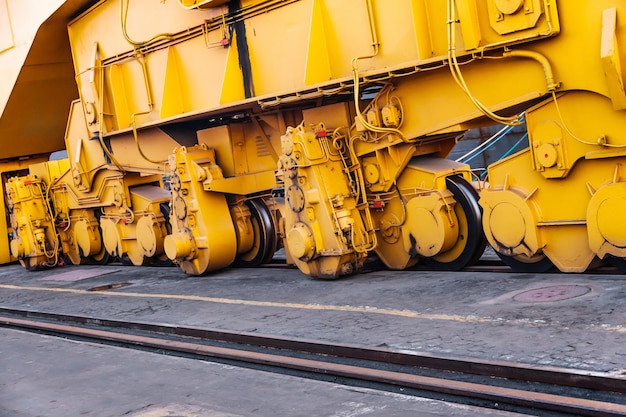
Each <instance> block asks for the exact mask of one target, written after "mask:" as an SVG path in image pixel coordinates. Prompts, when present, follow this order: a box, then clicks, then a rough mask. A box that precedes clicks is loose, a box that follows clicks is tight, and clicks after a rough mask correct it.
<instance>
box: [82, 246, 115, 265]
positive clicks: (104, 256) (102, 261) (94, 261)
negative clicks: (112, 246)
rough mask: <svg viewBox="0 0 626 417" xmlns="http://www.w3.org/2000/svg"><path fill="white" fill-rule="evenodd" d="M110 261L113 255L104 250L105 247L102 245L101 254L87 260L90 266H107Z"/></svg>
mask: <svg viewBox="0 0 626 417" xmlns="http://www.w3.org/2000/svg"><path fill="white" fill-rule="evenodd" d="M110 260H111V255H109V254H108V252H107V251H106V249H104V245H102V249H100V252H99V253H97V254H95V255H91V256H90V257H88V258H87V263H88V264H89V265H106V264H108V263H109V261H110Z"/></svg>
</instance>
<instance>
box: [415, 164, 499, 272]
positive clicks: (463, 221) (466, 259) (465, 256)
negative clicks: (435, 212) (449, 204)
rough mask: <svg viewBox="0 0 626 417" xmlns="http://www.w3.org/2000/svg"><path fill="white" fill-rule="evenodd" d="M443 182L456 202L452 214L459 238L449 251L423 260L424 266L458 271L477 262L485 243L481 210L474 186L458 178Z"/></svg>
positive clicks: (452, 177) (455, 176)
mask: <svg viewBox="0 0 626 417" xmlns="http://www.w3.org/2000/svg"><path fill="white" fill-rule="evenodd" d="M446 183H447V185H448V190H450V192H451V193H452V195H453V196H454V199H455V200H456V202H457V204H455V205H454V212H455V214H456V217H457V221H458V224H459V236H458V239H457V242H456V244H455V245H454V246H453V247H452V248H451V249H450V250H448V251H446V252H443V253H440V254H438V255H435V256H433V257H430V258H424V263H425V264H426V265H428V266H429V267H430V268H433V269H437V270H446V271H458V270H460V269H462V268H465V267H466V266H468V265H472V264H475V263H476V262H477V261H478V260H479V259H480V257H481V256H482V254H483V252H484V251H485V247H486V245H487V240H486V239H485V236H484V234H483V227H482V210H481V208H480V205H479V204H478V193H477V192H476V190H475V189H474V187H472V185H471V184H470V183H468V182H467V181H466V180H464V179H463V178H462V177H460V176H457V175H454V176H450V177H448V178H446Z"/></svg>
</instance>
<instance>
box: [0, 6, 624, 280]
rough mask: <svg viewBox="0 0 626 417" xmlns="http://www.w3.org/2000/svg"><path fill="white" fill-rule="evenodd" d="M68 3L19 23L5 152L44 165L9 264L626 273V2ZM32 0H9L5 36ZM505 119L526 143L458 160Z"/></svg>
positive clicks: (324, 274)
mask: <svg viewBox="0 0 626 417" xmlns="http://www.w3.org/2000/svg"><path fill="white" fill-rule="evenodd" d="M56 3H57V9H56V10H55V9H53V8H52V7H51V9H50V10H49V11H48V12H47V13H49V15H48V16H47V17H46V12H45V11H40V13H39V14H38V15H37V17H35V16H32V19H33V20H32V21H30V20H29V18H30V17H31V16H29V14H28V13H26V14H17V16H27V17H26V18H24V19H26V20H28V21H29V22H31V23H30V26H29V27H30V28H31V29H30V31H29V32H27V34H26V35H24V36H25V37H26V38H28V39H30V43H26V44H25V45H27V46H26V47H23V48H21V49H22V50H26V51H27V52H28V54H27V56H26V58H23V54H22V55H21V60H13V59H11V60H10V61H9V59H10V57H11V56H13V57H15V55H16V54H15V51H14V49H16V46H15V45H10V44H11V42H8V41H7V39H8V38H6V33H2V32H0V46H2V45H5V44H6V45H9V46H8V48H7V49H6V50H5V51H4V52H2V53H1V54H0V63H2V65H3V66H4V65H5V62H7V63H8V62H15V63H14V64H13V65H14V66H15V67H16V68H17V70H14V73H15V74H17V76H16V77H15V82H13V83H12V84H11V83H9V84H10V85H9V86H8V87H7V88H6V89H5V90H4V91H0V93H2V94H3V97H5V101H6V103H7V104H6V105H5V108H4V110H3V113H2V116H0V140H2V141H4V142H5V143H7V142H9V141H14V142H15V143H16V146H14V147H12V151H10V152H8V153H6V154H5V155H4V158H5V159H6V164H7V165H6V166H7V168H3V172H9V173H11V172H14V171H17V169H16V168H15V167H14V165H11V164H15V163H16V162H15V161H24V160H25V158H29V157H38V158H40V159H37V160H32V161H31V162H27V163H26V164H25V163H24V162H20V163H21V164H22V166H21V169H23V168H25V167H26V166H27V167H28V170H29V172H28V173H27V174H26V173H17V175H14V176H13V177H12V178H11V179H10V180H8V182H7V183H6V185H5V188H6V195H7V206H8V208H9V211H8V222H7V226H6V227H7V232H8V233H9V234H10V238H11V244H10V249H11V250H10V255H9V254H8V253H7V248H8V246H9V245H8V244H7V245H6V247H5V248H4V253H3V254H0V256H4V258H3V259H4V261H7V260H8V259H11V258H12V259H18V260H19V261H20V262H21V263H22V264H23V265H24V266H25V267H27V268H39V267H44V266H53V265H55V264H57V263H58V262H59V259H61V258H63V259H65V260H66V261H68V262H70V263H74V264H79V263H83V262H106V260H107V259H108V258H109V257H110V256H115V257H118V258H120V259H121V260H122V261H123V262H127V263H130V264H133V265H144V264H149V263H152V264H155V263H156V264H167V263H168V262H169V261H172V262H173V263H175V264H177V265H178V266H180V268H182V270H183V271H185V272H186V273H189V274H193V275H202V274H205V273H207V272H210V271H214V270H218V269H220V268H224V267H226V266H229V265H232V264H236V265H240V266H251V267H253V266H257V265H259V264H261V263H263V262H267V261H268V260H270V259H271V258H272V255H273V253H274V252H275V251H276V250H277V249H278V248H280V247H284V249H285V252H286V255H287V260H288V262H290V263H293V264H295V265H297V266H298V268H299V269H300V270H301V271H303V272H304V273H306V274H308V275H310V276H314V277H319V278H335V277H338V276H341V275H346V274H351V273H355V272H357V271H358V270H359V269H360V268H361V267H362V266H363V264H364V262H365V260H366V258H367V257H368V256H369V255H371V254H376V255H377V256H378V258H380V260H381V261H382V262H383V263H384V264H385V265H386V266H387V267H388V268H390V269H395V270H402V269H407V268H411V267H413V266H414V265H416V264H417V263H418V262H424V263H427V264H429V265H430V266H431V267H433V268H437V269H452V270H454V269H460V268H463V267H464V266H466V265H468V264H471V263H472V262H474V261H476V260H477V258H478V257H479V256H480V254H481V253H482V250H483V248H484V245H485V243H486V242H488V243H489V244H490V245H491V246H492V247H493V248H494V249H495V250H496V252H497V253H498V254H499V255H500V256H501V258H502V259H503V260H504V261H505V262H506V263H508V264H510V265H512V266H514V267H515V268H518V269H521V270H528V271H544V270H547V269H549V268H551V267H553V266H556V267H557V268H558V269H559V270H561V271H566V272H582V271H585V270H586V269H588V268H589V267H591V266H593V265H595V264H596V263H597V262H600V261H609V262H612V263H614V264H616V265H617V266H618V267H620V268H624V263H625V262H624V260H625V259H626V252H625V251H626V224H625V223H624V220H623V218H624V216H623V214H622V213H623V209H624V208H626V204H625V203H624V201H626V188H625V186H624V183H625V181H624V179H623V178H622V164H623V161H624V156H625V155H626V131H625V129H624V127H625V126H626V112H625V111H624V110H625V109H626V94H625V91H624V74H625V72H624V70H623V68H626V67H625V65H626V62H624V61H625V60H626V56H625V55H624V53H623V50H624V45H625V44H626V39H625V38H626V5H624V4H623V2H620V1H618V0H607V1H603V2H585V1H583V0H568V1H567V2H566V1H556V0H446V1H435V0H413V1H408V0H385V1H382V0H342V1H336V0H335V1H333V0H280V1H279V0H256V1H246V0H241V1H230V2H226V1H217V0H205V1H202V0H200V1H199V0H178V1H173V0H172V1H170V0H168V1H163V2H155V1H152V0H104V1H97V2H96V1H87V0H68V1H65V2H63V1H57V2H56ZM18 4H21V5H22V6H19V5H18ZM28 4H29V2H28V1H27V2H23V3H18V2H17V1H12V0H7V10H6V12H5V14H6V20H7V21H8V22H9V23H10V24H11V25H10V27H11V28H14V27H17V26H19V25H21V23H22V22H21V21H13V20H12V16H14V14H13V13H12V12H11V10H12V9H15V10H17V9H18V8H19V7H27V6H28ZM42 16H43V17H42ZM42 19H45V20H43V23H41V20H42ZM32 22H39V23H36V24H35V23H32ZM27 26H28V25H27ZM33 28H34V29H33ZM35 29H36V31H35V32H33V31H34V30H35ZM28 34H30V35H28ZM44 35H45V36H44ZM11 36H12V38H11V39H13V38H14V37H15V36H13V34H11ZM29 36H30V37H29ZM44 38H45V40H44ZM13 43H14V42H13ZM44 44H46V46H47V48H46V47H44V46H43V45H44ZM51 51H56V52H55V53H54V54H53V53H52V52H51ZM57 56H58V57H59V58H58V59H57V60H58V61H59V62H62V63H59V62H55V59H54V58H53V57H57ZM5 57H8V58H6V60H4V61H3V59H4V58H5ZM68 60H71V63H72V64H73V69H72V70H71V71H68V66H67V61H68ZM34 64H38V66H37V67H36V68H37V69H38V71H39V72H40V75H41V73H42V71H43V74H47V73H48V72H47V71H50V72H49V74H50V79H49V80H44V81H43V82H42V81H41V80H38V82H34V81H33V79H32V77H31V78H29V77H28V75H29V72H30V71H33V68H34ZM6 65H8V64H6ZM53 69H56V72H55V71H53ZM42 86H43V88H42ZM58 91H59V92H63V94H60V93H59V94H55V93H56V92H58ZM47 96H50V97H51V99H53V102H54V103H53V105H46V106H44V107H43V110H42V111H43V112H44V114H45V115H46V117H35V114H33V109H32V107H29V105H30V104H32V103H33V102H37V103H39V101H41V102H43V101H45V100H46V99H47V98H48V97H47ZM68 97H70V99H68ZM0 98H2V97H0ZM63 104H64V105H65V106H66V111H69V117H65V116H64V117H63V118H61V117H60V116H59V114H58V113H59V107H63ZM20 109H24V112H23V114H21V113H19V110H20ZM16 112H17V113H19V114H20V117H19V118H12V117H11V115H13V114H16ZM39 113H41V112H39ZM60 119H61V120H60ZM65 120H67V123H66V124H65ZM61 122H62V123H63V126H64V127H65V128H64V130H63V131H59V128H58V127H59V125H60V124H61ZM493 123H501V124H508V125H522V124H525V125H526V127H527V130H528V138H529V139H528V140H529V147H528V149H526V150H524V151H522V152H519V153H517V154H515V155H512V156H510V157H508V158H506V159H504V160H502V161H499V162H497V163H495V164H493V165H492V166H490V167H489V168H488V177H487V180H486V181H484V182H482V181H474V176H473V174H472V172H471V170H470V168H469V166H468V165H465V164H461V163H458V162H455V161H451V160H449V159H446V158H447V156H448V154H449V152H450V150H451V149H452V148H453V147H454V145H455V142H456V140H458V138H460V137H461V136H462V135H463V133H464V132H465V131H467V130H468V129H471V128H475V127H479V126H485V125H489V124H493ZM28 126H34V128H31V129H29V128H28ZM61 137H63V143H60V141H59V139H60V138H61ZM44 144H46V145H45V146H44ZM62 148H64V149H65V150H66V151H67V158H62V159H61V160H58V161H49V162H42V159H41V158H42V156H41V155H46V154H47V153H49V152H50V151H52V150H58V149H62ZM5 152H6V151H5ZM10 176H12V175H5V177H6V179H8V178H9V177H10ZM0 227H2V225H1V224H0ZM2 250H3V247H2V245H0V251H2Z"/></svg>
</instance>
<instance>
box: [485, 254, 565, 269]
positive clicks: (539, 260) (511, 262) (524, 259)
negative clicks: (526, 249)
mask: <svg viewBox="0 0 626 417" xmlns="http://www.w3.org/2000/svg"><path fill="white" fill-rule="evenodd" d="M495 252H496V255H498V257H499V258H500V259H501V260H502V262H504V263H505V264H507V265H508V266H510V267H511V269H512V270H514V271H515V272H530V273H541V272H548V271H549V270H551V269H552V268H554V264H553V263H552V261H551V260H550V259H548V257H547V256H546V255H544V254H543V253H539V254H536V255H533V256H531V257H528V256H526V255H517V256H509V255H503V254H501V253H500V252H498V251H495Z"/></svg>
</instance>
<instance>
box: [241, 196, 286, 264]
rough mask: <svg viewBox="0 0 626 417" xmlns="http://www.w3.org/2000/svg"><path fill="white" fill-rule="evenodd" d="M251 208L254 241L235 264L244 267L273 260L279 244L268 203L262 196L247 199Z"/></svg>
mask: <svg viewBox="0 0 626 417" xmlns="http://www.w3.org/2000/svg"><path fill="white" fill-rule="evenodd" d="M246 205H247V206H248V208H249V209H250V213H251V217H250V221H251V223H252V229H253V231H254V243H253V245H252V249H250V250H249V251H248V252H246V253H242V254H239V255H237V258H236V259H235V265H236V266H239V267H242V268H254V267H257V266H259V265H262V264H264V263H268V262H269V261H271V260H272V257H273V256H274V252H276V248H277V245H278V238H277V236H276V227H275V225H274V218H273V217H272V214H271V213H270V210H269V209H268V208H267V205H266V204H265V203H264V202H263V200H262V199H260V198H255V199H253V200H248V201H246Z"/></svg>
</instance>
